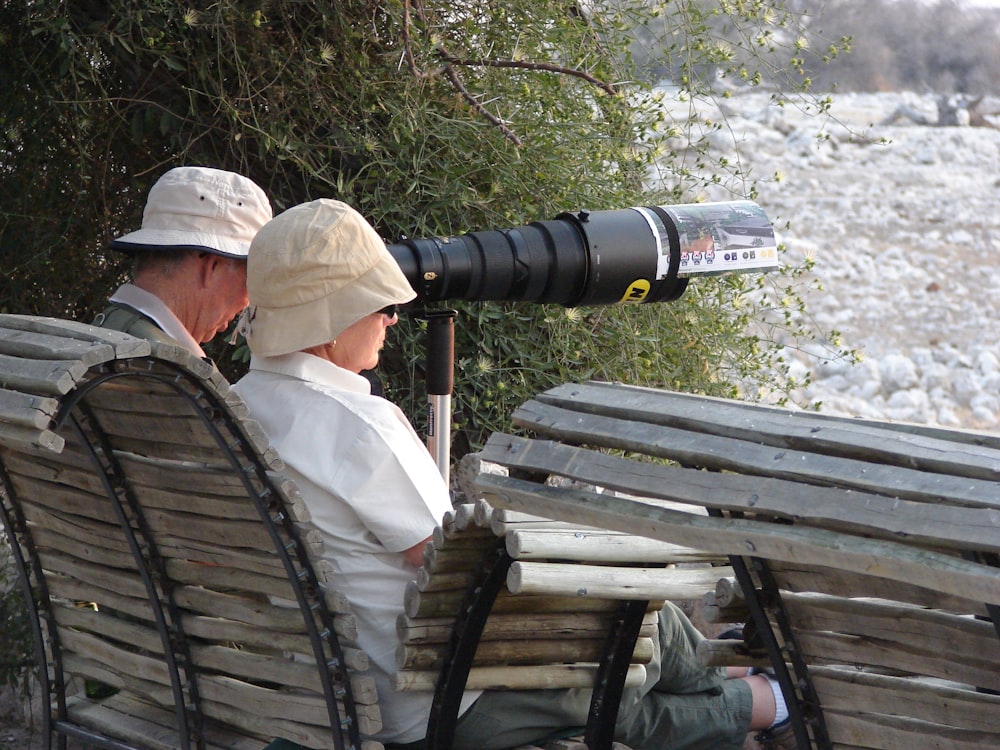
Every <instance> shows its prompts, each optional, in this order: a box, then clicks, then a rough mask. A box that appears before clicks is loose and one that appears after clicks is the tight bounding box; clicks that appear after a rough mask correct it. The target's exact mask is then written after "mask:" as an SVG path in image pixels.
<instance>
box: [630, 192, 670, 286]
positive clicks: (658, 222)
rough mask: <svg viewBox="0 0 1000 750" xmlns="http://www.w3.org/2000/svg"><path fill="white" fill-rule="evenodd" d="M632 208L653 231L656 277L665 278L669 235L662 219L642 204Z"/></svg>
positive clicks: (668, 270)
mask: <svg viewBox="0 0 1000 750" xmlns="http://www.w3.org/2000/svg"><path fill="white" fill-rule="evenodd" d="M634 210H636V211H638V212H639V215H640V216H642V218H644V219H645V220H646V223H647V224H649V229H650V231H651V232H652V233H653V239H654V240H655V241H656V279H657V280H659V279H665V278H666V277H667V274H668V273H670V235H669V234H667V228H666V226H664V224H663V220H662V219H661V218H660V217H659V216H657V215H656V214H655V213H653V212H652V211H650V210H649V209H648V208H645V207H644V206H636V207H635V208H634Z"/></svg>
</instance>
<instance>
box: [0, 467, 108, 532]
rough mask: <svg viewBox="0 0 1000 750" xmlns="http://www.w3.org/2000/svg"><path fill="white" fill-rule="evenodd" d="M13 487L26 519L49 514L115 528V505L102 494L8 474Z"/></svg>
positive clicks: (41, 519)
mask: <svg viewBox="0 0 1000 750" xmlns="http://www.w3.org/2000/svg"><path fill="white" fill-rule="evenodd" d="M11 480H12V482H13V484H14V491H15V492H16V493H17V496H18V498H19V499H20V500H21V504H22V506H23V508H24V514H25V516H26V517H27V518H28V520H30V521H33V522H36V523H39V524H45V523H47V519H49V518H61V519H63V520H64V521H70V520H71V519H72V521H73V522H76V523H79V524H80V525H81V526H83V527H87V526H91V527H92V526H94V525H100V526H103V527H106V528H108V529H115V531H114V532H112V533H115V534H116V535H117V534H119V533H120V532H118V531H117V529H118V516H117V514H116V513H115V509H114V507H113V506H112V504H111V501H109V500H108V499H107V498H105V497H104V496H103V495H95V494H90V493H87V492H84V491H83V490H75V489H74V488H73V487H68V486H66V485H64V484H61V483H54V482H45V481H38V480H35V479H33V478H30V477H24V476H20V475H17V474H13V475H11Z"/></svg>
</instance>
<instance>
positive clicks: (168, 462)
mask: <svg viewBox="0 0 1000 750" xmlns="http://www.w3.org/2000/svg"><path fill="white" fill-rule="evenodd" d="M115 458H116V459H117V460H118V462H119V463H120V464H121V466H122V470H123V471H124V472H125V473H126V474H127V475H128V477H129V481H131V482H135V483H138V484H141V485H143V486H147V487H158V488H160V489H171V490H177V491H181V492H184V491H187V492H190V491H191V488H192V487H197V488H199V489H200V490H201V491H203V492H205V493H206V494H208V495H217V496H221V497H225V496H227V495H228V496H245V494H246V488H245V486H244V484H243V480H242V478H241V476H240V474H239V473H238V472H237V471H236V470H235V467H233V466H232V465H230V464H228V463H225V462H224V460H223V459H222V457H221V456H219V455H213V456H211V457H210V459H209V460H207V461H191V460H185V459H170V458H166V457H162V456H157V457H152V456H146V455H138V454H135V453H129V452H116V453H115Z"/></svg>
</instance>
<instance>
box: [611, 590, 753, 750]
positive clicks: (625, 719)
mask: <svg viewBox="0 0 1000 750" xmlns="http://www.w3.org/2000/svg"><path fill="white" fill-rule="evenodd" d="M703 639H704V636H703V635H702V634H701V633H700V632H698V630H697V629H696V628H695V627H694V625H693V624H692V623H691V621H690V620H689V619H688V618H687V616H686V615H685V614H684V613H683V612H682V611H681V610H680V609H679V608H678V607H676V606H674V605H673V604H671V603H669V602H668V603H667V605H666V606H665V607H664V608H663V610H661V612H660V616H659V619H658V628H657V635H656V644H655V646H654V649H653V654H654V655H653V660H652V662H650V663H649V664H648V665H646V681H645V682H644V683H643V685H642V686H641V687H638V688H634V689H629V690H626V691H625V695H624V696H623V697H622V707H621V710H620V711H619V714H618V735H617V739H619V740H620V741H621V742H624V743H625V744H627V745H629V746H631V747H633V748H636V750H642V749H643V748H656V749H657V750H660V749H661V748H669V749H670V750H686V749H693V748H734V749H738V748H740V747H742V745H743V741H744V739H745V737H746V734H747V732H748V731H750V724H751V716H752V712H753V693H752V691H751V686H750V684H749V683H747V682H745V681H744V680H732V679H728V677H729V675H728V674H727V670H726V669H725V668H709V667H705V666H704V665H703V664H702V663H701V661H700V660H699V659H698V657H697V654H696V649H697V647H698V643H699V642H700V641H702V640H703Z"/></svg>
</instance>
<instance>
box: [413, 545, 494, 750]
mask: <svg viewBox="0 0 1000 750" xmlns="http://www.w3.org/2000/svg"><path fill="white" fill-rule="evenodd" d="M512 562H513V560H512V559H511V557H510V555H508V554H507V546H506V544H505V542H504V539H503V538H502V537H499V538H498V539H497V540H496V543H495V544H494V545H493V546H492V547H491V548H490V549H488V550H486V552H485V553H484V554H483V559H482V562H481V563H480V565H479V568H478V569H477V571H476V573H475V575H474V576H473V580H472V582H471V583H470V584H469V587H468V588H467V589H466V591H465V596H464V598H463V600H462V607H461V609H460V610H459V613H458V617H457V618H456V620H455V627H454V628H453V629H452V632H451V636H450V637H449V640H448V648H447V649H446V650H445V654H444V663H443V664H442V665H441V673H440V676H439V677H438V681H437V687H436V689H435V691H434V699H433V701H432V702H431V715H430V718H429V719H428V720H427V737H426V739H425V740H424V746H425V748H427V750H448V749H449V748H451V746H452V742H453V740H454V739H455V727H456V725H457V724H458V709H459V707H460V706H461V703H462V695H463V694H464V693H465V685H466V682H468V679H469V671H470V670H471V669H472V660H473V658H474V657H475V655H476V649H477V648H478V647H479V640H480V638H482V635H483V628H484V627H486V620H487V618H488V617H489V614H490V611H491V610H492V609H493V603H494V602H495V601H496V598H497V595H498V594H499V593H500V590H501V589H502V588H503V585H504V583H505V582H506V580H507V571H508V570H509V569H510V566H511V563H512Z"/></svg>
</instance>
